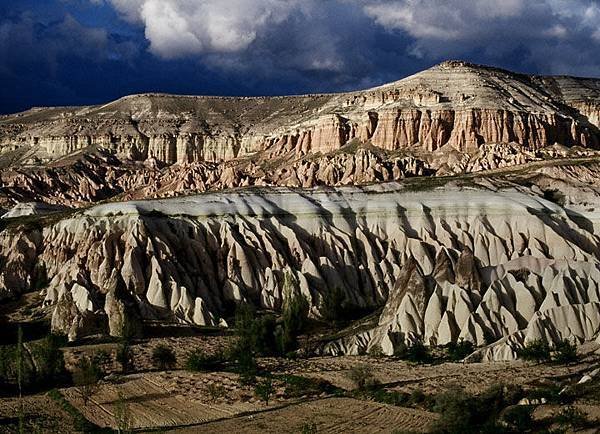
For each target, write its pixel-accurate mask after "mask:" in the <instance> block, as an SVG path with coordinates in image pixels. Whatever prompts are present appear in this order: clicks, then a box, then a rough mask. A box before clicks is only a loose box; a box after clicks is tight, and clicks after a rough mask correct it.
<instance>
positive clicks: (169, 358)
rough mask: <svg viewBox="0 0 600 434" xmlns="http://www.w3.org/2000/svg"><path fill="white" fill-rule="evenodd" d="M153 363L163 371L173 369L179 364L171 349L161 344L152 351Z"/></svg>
mask: <svg viewBox="0 0 600 434" xmlns="http://www.w3.org/2000/svg"><path fill="white" fill-rule="evenodd" d="M152 363H153V364H154V367H156V368H157V369H160V370H161V371H164V370H165V369H173V368H174V367H175V365H176V363H177V357H176V356H175V353H174V352H173V350H172V349H171V347H169V346H167V345H164V344H160V345H158V346H156V347H155V348H154V350H152Z"/></svg>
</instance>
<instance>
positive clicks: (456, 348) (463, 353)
mask: <svg viewBox="0 0 600 434" xmlns="http://www.w3.org/2000/svg"><path fill="white" fill-rule="evenodd" d="M474 350H475V346H474V345H473V342H471V341H466V340H464V339H461V340H460V341H458V342H457V343H454V342H452V343H449V344H448V345H446V353H447V354H448V358H449V359H450V360H452V361H455V362H458V361H460V360H463V359H464V358H465V357H467V356H468V355H470V354H471V353H472V352H473V351H474Z"/></svg>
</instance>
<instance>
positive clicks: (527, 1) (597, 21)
mask: <svg viewBox="0 0 600 434" xmlns="http://www.w3.org/2000/svg"><path fill="white" fill-rule="evenodd" d="M355 4H359V5H362V7H363V10H364V12H365V14H366V15H367V16H369V17H371V19H372V20H373V21H374V22H375V23H377V24H379V25H380V26H382V27H384V28H385V29H387V30H389V31H400V32H404V33H405V34H407V35H409V36H411V37H412V38H413V39H414V44H413V45H412V47H411V52H410V53H419V55H420V56H422V57H424V58H435V59H440V58H447V57H458V58H460V57H464V56H469V55H470V54H472V53H473V52H477V53H478V57H484V58H486V59H497V60H498V61H500V62H502V61H503V60H504V59H505V58H511V56H515V52H516V51H515V50H517V49H518V50H520V54H519V55H521V56H525V55H526V56H527V58H526V59H523V61H525V62H529V63H530V64H534V65H536V66H537V67H539V68H541V69H544V70H550V71H551V72H560V73H565V72H571V71H575V72H576V68H577V66H578V65H580V64H583V63H585V62H584V59H583V58H584V57H589V55H590V53H591V54H594V50H595V54H596V55H597V54H598V45H597V43H598V42H600V3H599V2H598V1H596V0H535V1H534V0H502V1H498V0H446V1H438V0H355ZM564 50H568V51H569V53H570V56H571V58H570V59H569V62H571V65H570V66H569V65H568V64H566V63H565V62H564V61H559V58H560V59H564V58H565V55H564V54H561V53H563V51H564ZM584 51H585V54H584ZM410 53H409V54H410ZM574 53H579V56H577V57H576V56H574ZM552 57H556V59H553V58H552ZM557 65H558V66H557Z"/></svg>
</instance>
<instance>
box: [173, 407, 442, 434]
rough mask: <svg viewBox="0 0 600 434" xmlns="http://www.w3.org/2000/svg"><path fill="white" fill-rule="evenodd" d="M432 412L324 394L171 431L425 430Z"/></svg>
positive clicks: (331, 433)
mask: <svg viewBox="0 0 600 434" xmlns="http://www.w3.org/2000/svg"><path fill="white" fill-rule="evenodd" d="M435 418H436V415H435V414H434V413H430V412H426V411H420V410H413V409H408V408H401V407H394V406H390V405H385V404H378V403H375V402H366V401H360V400H356V399H352V398H327V399H321V400H317V401H311V402H306V403H301V404H297V405H292V406H287V407H284V408H279V409H274V410H271V411H265V412H262V413H260V414H255V415H251V416H240V417H236V418H231V419H227V420H222V421H217V422H211V423H208V424H205V425H202V426H194V427H187V428H182V429H178V430H175V431H172V432H174V433H177V434H191V433H215V434H216V433H240V434H241V433H257V432H262V433H298V432H303V429H305V430H306V429H309V428H311V427H312V428H314V429H315V430H316V432H319V433H326V434H343V433H365V432H369V433H391V432H394V431H398V430H402V431H413V432H426V431H427V427H428V425H429V424H431V423H432V422H433V421H434V420H435Z"/></svg>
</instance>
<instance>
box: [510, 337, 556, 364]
mask: <svg viewBox="0 0 600 434" xmlns="http://www.w3.org/2000/svg"><path fill="white" fill-rule="evenodd" d="M517 356H518V357H519V358H521V359H523V360H528V361H534V362H538V363H542V362H548V361H550V359H551V350H550V345H548V342H546V341H545V340H542V339H536V340H534V341H531V342H528V343H527V344H526V345H525V346H524V347H523V348H522V349H520V350H518V351H517Z"/></svg>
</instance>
